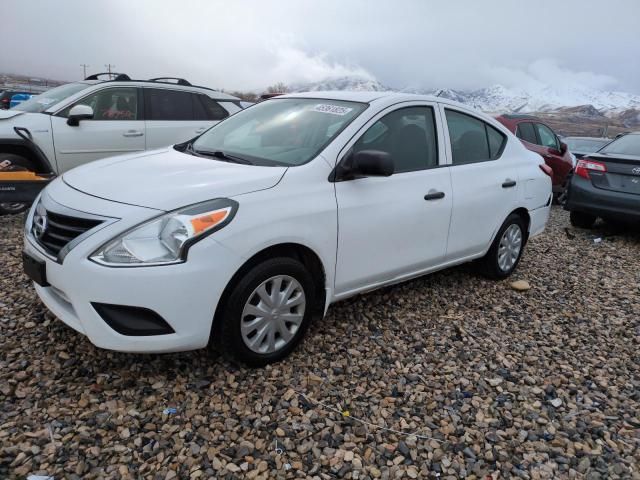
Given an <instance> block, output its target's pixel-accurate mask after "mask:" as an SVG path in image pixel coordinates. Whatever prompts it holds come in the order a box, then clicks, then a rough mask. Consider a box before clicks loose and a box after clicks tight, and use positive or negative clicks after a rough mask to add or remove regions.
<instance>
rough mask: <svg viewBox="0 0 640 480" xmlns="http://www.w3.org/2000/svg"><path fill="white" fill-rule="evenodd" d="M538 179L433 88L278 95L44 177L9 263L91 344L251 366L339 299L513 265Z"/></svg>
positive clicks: (540, 175)
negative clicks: (142, 149)
mask: <svg viewBox="0 0 640 480" xmlns="http://www.w3.org/2000/svg"><path fill="white" fill-rule="evenodd" d="M549 174H550V171H549V169H548V167H546V166H545V165H544V162H543V160H542V158H541V157H539V156H538V155H537V154H535V153H532V152H529V151H528V150H527V149H525V147H524V146H523V145H522V143H521V142H520V141H519V140H518V139H517V138H516V137H515V136H513V135H512V134H511V133H510V132H509V131H508V130H507V129H505V128H504V127H503V126H502V125H501V124H500V123H498V122H496V121H494V120H493V119H492V118H490V117H488V116H486V115H483V114H481V113H479V112H477V111H474V110H472V109H469V108H467V107H465V106H463V105H460V104H458V103H455V102H451V101H448V100H446V99H442V98H433V97H426V96H415V95H406V94H397V93H380V92H357V93H354V92H331V93H322V92H313V93H303V94H295V95H282V96H278V97H274V98H272V99H270V100H267V101H265V102H262V103H259V104H257V105H255V106H253V107H251V108H250V109H247V110H245V111H241V112H239V113H237V114H235V115H233V116H231V117H229V118H228V119H226V120H224V121H223V122H221V123H220V124H218V125H217V126H215V127H213V128H212V129H210V130H208V131H207V132H206V133H204V134H203V135H202V136H200V137H199V138H197V139H196V140H194V141H190V142H187V143H184V144H180V145H176V146H174V147H170V148H165V149H161V150H156V151H152V152H146V153H140V154H132V155H126V156H120V157H115V158H111V159H107V160H102V161H98V162H93V163H91V164H88V165H86V166H82V167H79V168H77V169H74V170H72V171H70V172H67V173H65V174H64V175H63V176H62V177H61V178H58V179H56V180H55V181H54V182H52V183H51V184H50V185H49V186H48V187H47V188H46V189H45V190H44V191H43V192H42V194H41V196H40V197H39V199H38V200H37V201H36V202H35V203H34V205H33V207H32V209H31V211H30V213H29V215H28V217H27V222H26V230H25V251H24V256H23V260H24V268H25V271H26V272H27V274H28V275H29V276H30V277H31V278H32V279H33V280H34V282H35V288H36V291H37V292H38V295H39V296H40V298H41V299H42V300H43V302H44V303H45V304H46V305H47V307H48V308H49V309H50V310H51V311H52V312H53V313H54V314H55V315H56V316H57V317H59V318H60V319H61V320H62V321H63V322H65V323H66V324H68V325H69V326H71V327H72V328H74V329H75V330H77V331H78V332H80V333H82V334H84V335H86V336H87V337H89V339H90V340H91V342H93V343H94V344H95V345H97V346H99V347H102V348H107V349H113V350H119V351H127V352H173V351H182V350H190V349H197V348H202V347H205V346H207V345H214V346H217V347H218V348H220V349H221V350H222V351H223V352H224V353H225V354H227V355H229V356H231V357H233V358H235V359H237V360H240V361H242V362H244V363H246V364H249V365H264V364H267V363H269V362H273V361H276V360H279V359H281V358H283V357H284V356H286V355H287V354H288V353H289V352H291V351H292V349H293V348H294V347H295V346H296V344H297V343H298V342H299V341H300V339H301V338H302V336H303V334H304V332H305V330H306V329H307V327H308V326H309V323H310V322H311V321H312V318H318V317H321V316H322V315H323V314H324V312H326V310H327V308H328V306H329V305H330V304H331V303H333V302H336V301H338V300H342V299H344V298H347V297H350V296H352V295H355V294H358V293H360V292H364V291H369V290H373V289H375V288H379V287H382V286H384V285H389V284H393V283H397V282H401V281H404V280H407V279H410V278H413V277H417V276H420V275H424V274H427V273H430V272H433V271H436V270H441V269H443V268H447V267H450V266H452V265H456V264H460V263H464V262H469V261H471V260H479V262H478V263H479V264H480V266H481V267H482V269H483V271H484V272H485V273H486V275H488V276H489V277H492V278H496V279H501V278H505V277H507V276H508V275H510V274H511V273H512V272H513V270H514V269H515V268H516V267H517V265H518V262H519V260H520V257H521V255H522V252H523V249H524V246H525V244H526V242H527V240H528V239H529V238H531V237H533V236H534V235H538V234H540V233H541V232H542V231H543V230H544V228H545V224H546V222H547V219H548V216H549V208H550V204H551V179H550V176H549Z"/></svg>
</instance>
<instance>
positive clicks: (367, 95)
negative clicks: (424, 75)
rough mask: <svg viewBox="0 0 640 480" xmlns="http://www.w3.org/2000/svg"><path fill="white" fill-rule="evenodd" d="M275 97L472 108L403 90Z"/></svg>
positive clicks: (300, 94) (325, 92)
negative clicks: (431, 104) (424, 103)
mask: <svg viewBox="0 0 640 480" xmlns="http://www.w3.org/2000/svg"><path fill="white" fill-rule="evenodd" d="M273 98H275V99H278V98H314V99H316V98H317V99H319V100H321V99H324V100H342V101H347V102H361V103H372V102H375V101H380V100H384V101H388V102H389V103H393V102H411V101H426V102H439V103H446V104H447V105H456V106H460V107H462V108H465V109H468V110H473V108H471V107H469V105H465V104H463V103H459V102H455V101H453V100H449V99H448V98H444V97H435V96H433V95H417V94H413V93H403V92H375V91H362V92H361V91H345V90H338V91H330V90H328V91H318V92H299V93H284V94H282V95H278V96H277V97H273Z"/></svg>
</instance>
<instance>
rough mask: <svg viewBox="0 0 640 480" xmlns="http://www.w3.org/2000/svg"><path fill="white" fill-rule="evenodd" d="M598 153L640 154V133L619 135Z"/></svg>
mask: <svg viewBox="0 0 640 480" xmlns="http://www.w3.org/2000/svg"><path fill="white" fill-rule="evenodd" d="M598 153H608V154H613V155H635V156H640V134H629V135H625V136H623V137H620V138H618V139H617V140H614V141H613V142H611V143H610V144H609V145H607V146H606V147H604V148H603V149H602V150H600V152H598Z"/></svg>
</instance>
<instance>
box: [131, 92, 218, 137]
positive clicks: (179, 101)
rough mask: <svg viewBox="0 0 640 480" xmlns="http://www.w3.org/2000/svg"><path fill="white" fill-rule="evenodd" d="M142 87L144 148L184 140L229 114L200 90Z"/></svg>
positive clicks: (201, 131)
mask: <svg viewBox="0 0 640 480" xmlns="http://www.w3.org/2000/svg"><path fill="white" fill-rule="evenodd" d="M143 90H144V92H145V97H144V99H145V118H146V121H145V123H146V132H147V149H153V148H160V147H166V146H168V145H174V144H176V143H181V142H185V141H187V140H189V139H191V138H193V137H195V136H197V135H200V134H201V133H203V132H204V131H205V130H207V129H208V128H210V127H212V126H213V125H215V124H216V123H218V121H220V120H221V119H222V118H225V117H227V116H228V115H229V113H228V112H227V111H226V110H225V109H224V108H222V107H221V106H220V105H219V104H218V103H217V102H216V101H215V100H213V99H212V98H210V97H208V96H207V95H204V94H200V93H192V92H188V91H185V90H173V89H170V88H159V87H153V88H151V87H145V88H144V89H143Z"/></svg>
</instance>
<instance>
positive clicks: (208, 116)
mask: <svg viewBox="0 0 640 480" xmlns="http://www.w3.org/2000/svg"><path fill="white" fill-rule="evenodd" d="M194 97H197V98H196V100H199V103H200V104H201V105H202V107H203V109H204V111H205V117H204V119H205V120H222V119H223V118H227V117H228V116H229V112H227V111H226V110H225V109H224V108H223V107H222V106H221V105H220V104H219V103H218V102H216V101H215V100H214V99H213V98H211V97H208V96H207V95H200V94H198V95H194Z"/></svg>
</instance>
